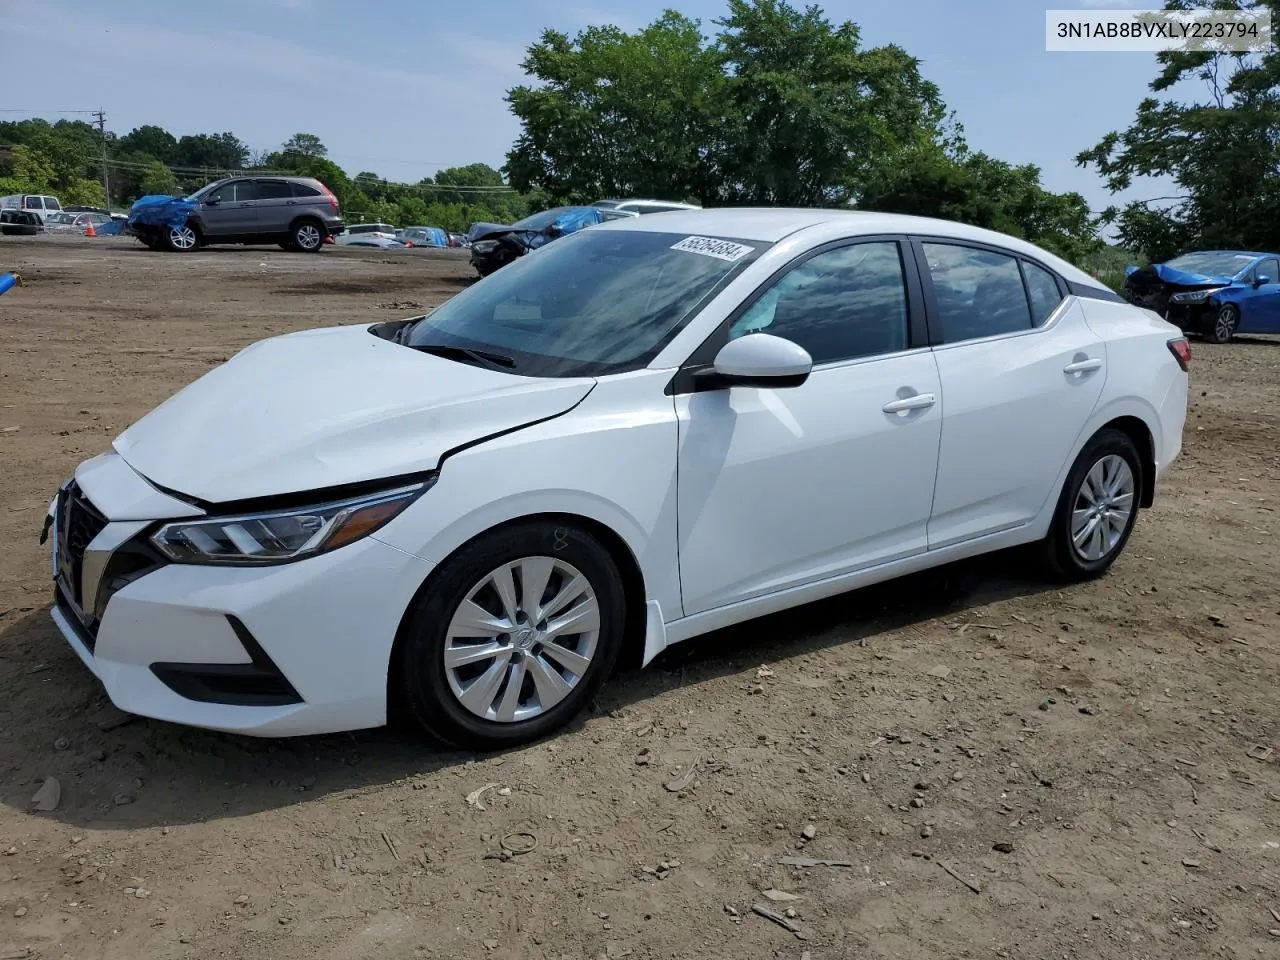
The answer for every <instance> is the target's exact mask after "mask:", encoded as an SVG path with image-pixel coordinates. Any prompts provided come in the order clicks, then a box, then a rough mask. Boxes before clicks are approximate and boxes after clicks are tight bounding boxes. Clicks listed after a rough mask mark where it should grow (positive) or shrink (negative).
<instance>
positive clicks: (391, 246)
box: [342, 233, 413, 250]
mask: <svg viewBox="0 0 1280 960" xmlns="http://www.w3.org/2000/svg"><path fill="white" fill-rule="evenodd" d="M342 245H343V246H344V247H379V248H381V249H383V250H408V249H409V248H410V247H412V246H413V244H411V243H405V242H404V241H403V240H398V239H397V238H395V237H384V236H382V235H381V234H378V233H366V234H361V235H357V236H354V237H351V238H350V239H348V240H344V241H342Z"/></svg>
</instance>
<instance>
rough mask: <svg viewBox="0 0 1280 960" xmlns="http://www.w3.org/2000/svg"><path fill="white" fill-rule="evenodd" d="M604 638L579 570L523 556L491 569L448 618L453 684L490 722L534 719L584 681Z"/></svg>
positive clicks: (463, 699) (465, 703) (464, 702)
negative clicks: (451, 617) (592, 659)
mask: <svg viewBox="0 0 1280 960" xmlns="http://www.w3.org/2000/svg"><path fill="white" fill-rule="evenodd" d="M599 638H600V606H599V603H598V601H597V600H596V595H595V592H594V591H593V590H592V589H591V584H590V583H589V582H588V581H587V578H586V577H585V576H583V575H582V573H581V572H580V571H578V570H577V569H576V568H575V567H573V566H571V565H570V564H568V563H565V562H564V561H562V560H555V559H552V558H551V557H525V558H524V559H522V560H516V561H515V562H513V563H508V564H504V565H503V566H501V567H499V568H498V569H496V570H493V571H491V572H490V573H489V574H488V575H487V576H485V577H484V579H482V580H481V581H480V582H479V583H477V584H476V585H475V586H474V587H472V588H471V590H470V591H468V593H467V596H466V599H464V600H463V601H462V603H461V604H459V606H458V609H457V610H456V611H455V612H454V615H453V619H452V620H451V621H450V622H449V630H448V633H447V635H446V637H445V646H444V666H445V674H446V676H447V677H448V680H449V689H450V690H452V691H453V695H454V696H455V697H457V699H458V702H459V703H461V704H462V705H463V706H464V707H466V708H467V710H468V711H470V712H471V713H473V714H474V715H475V716H477V717H481V718H483V719H485V720H493V721H497V722H499V723H518V722H520V721H521V720H530V719H532V718H534V717H536V716H539V715H540V714H542V713H545V712H546V711H547V710H550V709H551V708H552V707H554V706H555V705H556V704H557V703H559V702H560V701H562V700H563V699H564V698H565V697H567V696H568V695H569V694H570V692H572V691H573V689H574V688H575V687H576V686H577V685H578V684H579V683H580V682H581V681H582V678H583V677H584V676H585V675H586V672H587V668H588V667H589V666H590V665H591V658H592V657H593V656H594V655H595V652H596V647H597V644H598V642H599Z"/></svg>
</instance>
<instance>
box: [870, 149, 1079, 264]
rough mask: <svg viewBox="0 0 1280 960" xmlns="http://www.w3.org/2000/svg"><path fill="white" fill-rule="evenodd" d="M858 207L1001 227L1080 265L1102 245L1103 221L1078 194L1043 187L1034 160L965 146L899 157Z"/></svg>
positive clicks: (1005, 231) (877, 179) (990, 227)
mask: <svg viewBox="0 0 1280 960" xmlns="http://www.w3.org/2000/svg"><path fill="white" fill-rule="evenodd" d="M859 206H860V207H862V208H863V209H867V210H879V211H882V212H885V213H907V214H914V215H917V216H924V217H939V218H941V219H944V220H956V221H959V222H961V223H968V224H972V225H973V226H976V227H985V228H987V229H989V230H999V231H1000V232H1002V233H1007V234H1010V235H1012V236H1015V237H1022V238H1023V239H1024V240H1028V241H1030V242H1031V243H1035V244H1038V245H1040V246H1042V247H1045V248H1046V249H1048V250H1051V251H1053V252H1054V253H1057V254H1058V255H1059V256H1062V257H1064V258H1066V259H1067V260H1070V261H1072V262H1074V263H1077V264H1082V263H1084V262H1086V261H1087V260H1088V259H1089V258H1090V256H1091V255H1092V254H1094V253H1096V252H1097V251H1099V250H1100V249H1101V247H1102V242H1101V241H1100V240H1099V239H1098V234H1097V227H1098V224H1097V221H1096V220H1095V218H1094V217H1093V216H1092V214H1091V213H1090V212H1089V205H1088V203H1087V202H1086V201H1085V199H1084V197H1082V196H1081V195H1080V194H1078V193H1063V194H1056V193H1051V192H1050V191H1048V190H1045V189H1044V187H1042V186H1041V184H1040V169H1039V168H1038V167H1036V166H1034V165H1032V164H1026V165H1024V166H1019V167H1014V166H1011V165H1010V164H1008V163H1004V162H1003V161H1000V160H996V159H994V158H992V157H989V156H987V155H986V154H985V153H969V152H968V150H967V149H964V148H960V149H959V150H957V151H954V152H947V151H944V150H941V149H937V148H933V147H930V148H924V149H921V150H918V151H914V152H913V153H910V154H905V155H902V156H900V157H899V159H898V161H897V162H896V163H895V164H894V165H893V166H892V167H890V168H885V169H883V170H882V171H881V172H880V173H879V174H878V175H877V176H876V178H875V179H874V180H873V182H872V183H871V184H870V185H869V186H868V187H867V189H866V190H865V191H864V192H863V194H862V196H861V198H860V201H859Z"/></svg>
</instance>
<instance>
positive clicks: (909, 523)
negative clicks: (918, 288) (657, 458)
mask: <svg viewBox="0 0 1280 960" xmlns="http://www.w3.org/2000/svg"><path fill="white" fill-rule="evenodd" d="M902 253H903V249H902V248H901V247H900V245H899V243H898V242H897V241H896V240H894V239H887V240H871V241H863V242H855V243H849V244H846V245H842V246H837V247H835V248H831V249H826V250H823V251H821V252H819V253H817V254H814V255H813V256H811V257H810V258H808V259H806V260H805V261H803V262H801V263H799V264H798V265H796V266H794V267H793V268H792V269H790V270H789V271H787V272H786V273H785V274H783V275H782V276H781V277H780V278H778V279H776V280H774V281H772V282H770V283H769V284H767V285H766V286H765V287H764V288H763V289H762V290H761V291H759V292H758V294H757V296H756V299H755V300H754V302H753V303H752V304H751V306H750V307H749V308H748V309H747V310H746V312H745V313H744V314H742V316H741V317H740V318H738V319H737V320H736V321H734V322H733V325H732V328H731V329H730V331H729V337H730V338H732V337H736V336H744V335H747V334H750V333H753V332H767V333H770V334H774V335H776V336H780V337H785V338H787V339H789V340H792V341H794V342H795V343H798V344H800V345H801V346H802V347H804V348H805V349H806V350H808V351H809V353H810V355H811V356H812V357H813V361H814V369H813V372H812V373H811V374H810V376H809V379H808V380H807V381H806V382H805V383H804V384H802V385H801V386H799V387H792V388H780V389H761V388H751V387H734V388H732V389H728V390H724V389H721V390H712V391H706V392H696V393H687V394H679V393H678V394H677V396H676V398H675V399H676V413H677V416H678V418H679V422H680V449H679V460H678V469H679V474H678V477H679V479H678V494H677V500H678V516H679V541H680V582H681V588H682V598H683V603H684V613H685V615H686V616H688V615H692V614H696V613H700V612H702V611H705V610H710V609H714V608H716V607H720V606H724V605H726V604H731V603H735V602H738V601H742V600H747V599H750V598H753V597H758V596H763V595H767V594H770V593H774V592H776V591H779V590H785V589H787V588H789V587H795V586H800V585H803V584H806V583H811V582H814V581H818V580H822V579H825V578H828V577H834V576H838V575H840V574H843V573H848V572H850V571H853V570H856V569H859V568H863V567H869V566H874V565H876V564H880V563H885V562H888V561H892V560H895V559H900V558H903V557H908V556H911V555H914V554H920V553H922V552H924V550H925V548H926V524H927V521H928V517H929V508H930V503H931V501H932V498H933V484H934V474H935V471H936V468H937V455H938V439H939V434H940V429H941V422H942V397H941V395H940V391H939V383H938V372H937V367H936V364H935V362H934V359H933V355H932V354H931V353H930V352H929V350H928V349H927V348H924V347H922V346H918V345H915V344H913V342H912V340H911V338H910V334H909V319H910V318H909V316H908V313H909V311H908V299H909V298H908V295H907V285H906V280H905V275H904V269H903V260H902ZM908 255H909V253H908ZM913 299H914V298H913ZM913 347H914V349H913Z"/></svg>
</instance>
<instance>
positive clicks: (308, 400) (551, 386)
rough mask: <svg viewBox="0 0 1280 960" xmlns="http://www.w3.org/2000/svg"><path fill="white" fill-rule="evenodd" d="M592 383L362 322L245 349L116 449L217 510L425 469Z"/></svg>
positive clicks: (566, 403)
mask: <svg viewBox="0 0 1280 960" xmlns="http://www.w3.org/2000/svg"><path fill="white" fill-rule="evenodd" d="M594 385H595V380H594V379H591V378H578V379H561V380H544V379H535V378H530V377H521V376H516V375H514V374H511V373H506V372H503V371H494V370H489V369H485V368H481V367H475V366H471V365H469V364H465V363H460V362H456V361H453V360H447V359H443V358H440V357H434V356H431V355H429V354H425V353H421V352H419V351H416V350H412V349H410V348H408V347H404V346H400V345H398V344H395V343H392V342H390V341H389V340H384V339H381V338H379V337H377V336H374V335H373V334H371V333H370V332H369V328H368V327H367V326H365V325H361V326H342V327H330V328H327V329H322V330H308V331H304V332H301V333H293V334H287V335H285V336H282V337H275V338H272V339H269V340H263V341H261V342H259V343H256V344H253V345H252V346H249V347H247V348H246V349H244V350H242V351H241V352H240V353H238V354H236V355H235V356H234V357H232V358H231V359H230V360H229V361H227V362H226V363H224V364H222V365H221V366H219V367H216V368H214V369H213V370H211V371H210V372H208V373H206V374H205V375H204V376H203V377H201V378H200V379H198V380H196V381H195V382H194V383H192V384H190V385H188V386H187V387H185V388H184V389H182V390H181V391H179V392H178V393H176V394H174V395H173V396H172V397H170V398H169V399H168V400H166V401H165V402H164V403H162V404H160V406H158V407H156V408H155V409H154V410H152V411H151V412H150V413H148V414H147V415H146V416H144V417H143V418H142V419H141V420H139V421H138V422H137V423H135V424H133V425H132V426H131V427H129V428H128V429H127V430H125V432H124V433H122V434H121V435H120V436H119V437H117V438H116V440H115V443H114V444H113V446H114V447H115V450H116V452H117V453H118V454H120V456H121V457H122V458H123V459H124V461H125V462H126V463H128V464H129V466H131V467H132V468H133V469H134V470H136V471H138V473H140V474H142V475H143V476H144V477H146V478H147V479H148V480H150V481H151V482H152V483H154V484H156V485H157V486H160V487H163V488H165V489H166V490H169V491H172V492H175V493H180V494H184V495H186V496H188V497H194V498H197V499H199V500H202V501H206V502H208V503H228V502H231V501H236V500H247V499H255V498H259V497H269V496H274V495H279V494H288V493H300V492H304V491H308V490H319V489H322V488H327V487H334V486H339V485H343V484H349V483H360V482H364V481H372V480H379V479H384V478H390V477H397V476H403V475H406V474H412V473H417V472H425V471H428V470H432V469H435V468H436V467H437V466H438V465H439V463H440V461H441V459H442V457H443V456H444V454H446V453H448V452H449V451H451V450H453V449H455V448H457V447H459V446H462V445H465V444H470V443H474V442H476V441H478V440H483V439H485V438H487V437H491V436H493V435H494V434H498V433H505V432H509V431H511V430H513V429H518V428H520V427H522V426H526V425H529V424H532V423H535V422H538V421H541V420H546V419H548V418H550V417H554V416H558V415H560V414H562V413H565V412H566V411H568V410H570V409H572V408H573V407H574V406H575V405H577V404H578V403H579V402H580V401H581V400H582V399H583V397H585V396H586V395H587V394H588V393H589V392H590V391H591V388H592V387H593V386H594Z"/></svg>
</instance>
